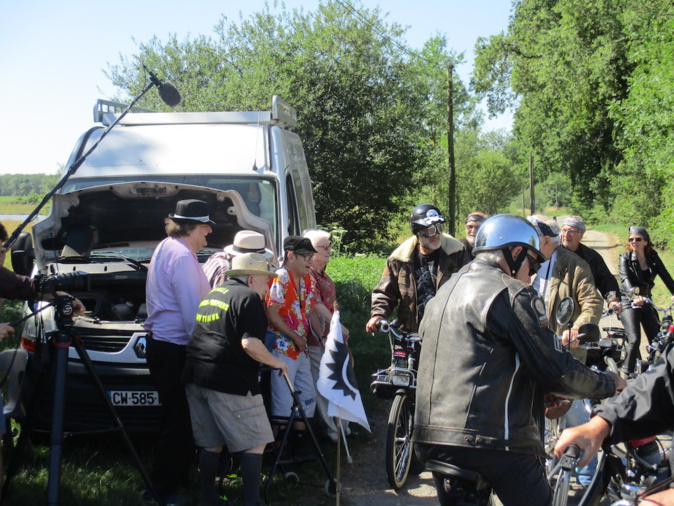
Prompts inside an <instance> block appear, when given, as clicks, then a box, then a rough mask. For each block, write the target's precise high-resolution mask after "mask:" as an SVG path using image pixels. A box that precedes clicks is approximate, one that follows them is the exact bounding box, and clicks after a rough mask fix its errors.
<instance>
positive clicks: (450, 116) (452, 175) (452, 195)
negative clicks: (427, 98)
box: [447, 63, 456, 236]
mask: <svg viewBox="0 0 674 506" xmlns="http://www.w3.org/2000/svg"><path fill="white" fill-rule="evenodd" d="M453 75H454V65H453V64H451V63H450V64H449V65H448V66H447V124H448V128H447V151H448V155H449V233H450V235H452V236H454V235H456V167H455V165H454V100H453V98H454V97H453V94H454V89H453V82H452V76H453Z"/></svg>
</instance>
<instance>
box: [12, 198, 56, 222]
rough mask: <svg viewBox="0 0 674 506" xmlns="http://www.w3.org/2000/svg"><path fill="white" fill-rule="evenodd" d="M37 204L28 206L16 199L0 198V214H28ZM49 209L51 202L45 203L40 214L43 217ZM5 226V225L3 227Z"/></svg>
mask: <svg viewBox="0 0 674 506" xmlns="http://www.w3.org/2000/svg"><path fill="white" fill-rule="evenodd" d="M38 204H39V202H35V203H30V204H21V203H19V198H18V197H0V214H30V213H31V212H33V209H35V208H36V207H37V205H38ZM50 209H51V202H49V203H47V204H46V205H45V206H44V207H43V208H42V209H41V210H40V214H44V215H45V216H46V215H47V214H49V210H50ZM5 226H7V225H5Z"/></svg>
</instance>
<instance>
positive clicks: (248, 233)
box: [225, 230, 274, 258]
mask: <svg viewBox="0 0 674 506" xmlns="http://www.w3.org/2000/svg"><path fill="white" fill-rule="evenodd" d="M264 243H265V240H264V236H263V235H262V234H260V233H259V232H254V231H252V230H240V231H239V232H237V233H236V235H235V236H234V244H230V245H229V246H225V252H226V253H229V254H230V255H232V257H235V256H237V255H242V254H244V253H260V254H261V255H264V256H265V257H267V258H272V257H273V256H274V253H272V251H271V250H270V249H267V248H265V247H264Z"/></svg>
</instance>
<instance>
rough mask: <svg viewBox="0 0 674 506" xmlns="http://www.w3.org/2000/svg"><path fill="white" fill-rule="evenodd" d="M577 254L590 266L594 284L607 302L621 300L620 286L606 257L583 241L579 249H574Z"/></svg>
mask: <svg viewBox="0 0 674 506" xmlns="http://www.w3.org/2000/svg"><path fill="white" fill-rule="evenodd" d="M574 253H575V254H576V255H578V256H579V257H580V258H582V259H583V260H585V261H586V262H587V263H588V265H589V266H590V270H591V271H592V277H593V278H594V284H595V285H596V286H597V290H599V293H601V296H602V297H604V300H605V301H606V302H613V301H620V287H619V286H618V281H617V280H616V278H615V276H614V275H613V274H611V271H610V270H609V268H608V266H607V265H606V262H605V261H604V258H603V257H602V256H601V254H599V253H597V251H595V250H593V249H592V248H590V247H588V246H585V245H584V244H583V243H580V244H579V245H578V249H577V250H576V251H574Z"/></svg>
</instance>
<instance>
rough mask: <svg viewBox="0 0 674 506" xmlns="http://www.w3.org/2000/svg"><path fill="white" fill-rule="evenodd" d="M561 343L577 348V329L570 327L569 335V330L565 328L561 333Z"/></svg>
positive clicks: (578, 344)
mask: <svg viewBox="0 0 674 506" xmlns="http://www.w3.org/2000/svg"><path fill="white" fill-rule="evenodd" d="M562 344H563V345H564V346H566V347H571V348H578V346H580V340H579V339H578V330H576V329H571V335H570V336H569V331H568V330H565V331H564V333H563V334H562Z"/></svg>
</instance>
